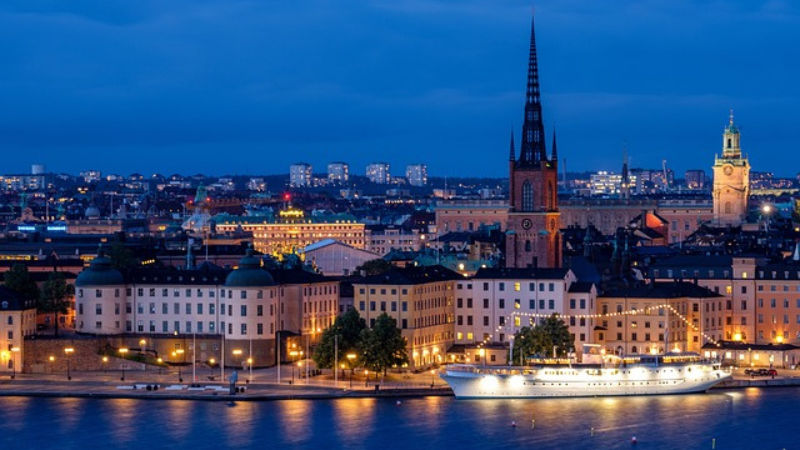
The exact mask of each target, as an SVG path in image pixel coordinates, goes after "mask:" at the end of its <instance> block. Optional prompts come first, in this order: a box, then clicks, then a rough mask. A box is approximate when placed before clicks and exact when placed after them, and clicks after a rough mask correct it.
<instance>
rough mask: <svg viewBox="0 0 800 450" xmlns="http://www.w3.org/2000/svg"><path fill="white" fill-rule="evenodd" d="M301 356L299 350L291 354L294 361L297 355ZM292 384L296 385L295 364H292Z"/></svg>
mask: <svg viewBox="0 0 800 450" xmlns="http://www.w3.org/2000/svg"><path fill="white" fill-rule="evenodd" d="M299 354H300V352H298V351H297V350H292V351H290V352H289V356H291V357H292V359H294V358H295V357H297V355H299ZM291 384H294V362H292V383H291Z"/></svg>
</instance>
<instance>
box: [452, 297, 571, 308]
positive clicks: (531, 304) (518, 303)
mask: <svg viewBox="0 0 800 450" xmlns="http://www.w3.org/2000/svg"><path fill="white" fill-rule="evenodd" d="M466 300H467V302H466V304H467V308H472V305H473V303H472V299H471V298H467V299H466ZM545 302H547V303H545ZM574 302H575V299H572V300H571V301H570V305H571V306H570V307H571V308H572V309H575V303H574ZM536 303H537V302H536V300H534V299H529V300H528V309H529V310H537V308H536ZM538 303H539V308H538V309H539V310H544V309H549V310H555V309H556V301H555V299H543V298H542V299H539V302H538ZM580 304H581V309H585V308H586V300H585V299H581V303H580ZM545 305H546V307H545ZM463 307H464V299H462V298H457V299H456V308H463ZM497 308H498V309H505V308H506V300H505V299H503V298H499V299H497ZM483 309H489V299H488V298H485V299H483ZM514 309H522V300H520V299H515V300H514Z"/></svg>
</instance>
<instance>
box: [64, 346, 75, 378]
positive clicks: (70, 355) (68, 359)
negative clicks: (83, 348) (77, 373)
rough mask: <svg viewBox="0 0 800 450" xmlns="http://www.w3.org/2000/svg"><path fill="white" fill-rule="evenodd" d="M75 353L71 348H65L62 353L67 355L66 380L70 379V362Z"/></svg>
mask: <svg viewBox="0 0 800 450" xmlns="http://www.w3.org/2000/svg"><path fill="white" fill-rule="evenodd" d="M74 352H75V349H74V348H72V347H67V348H65V349H64V353H66V354H67V380H71V379H72V374H71V373H70V367H69V366H70V360H71V359H72V354H73V353H74Z"/></svg>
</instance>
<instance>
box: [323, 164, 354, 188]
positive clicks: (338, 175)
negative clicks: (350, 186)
mask: <svg viewBox="0 0 800 450" xmlns="http://www.w3.org/2000/svg"><path fill="white" fill-rule="evenodd" d="M349 178H350V166H348V165H347V163H345V162H341V161H334V162H332V163H329V164H328V181H330V182H331V183H346V182H347V180H348V179H349Z"/></svg>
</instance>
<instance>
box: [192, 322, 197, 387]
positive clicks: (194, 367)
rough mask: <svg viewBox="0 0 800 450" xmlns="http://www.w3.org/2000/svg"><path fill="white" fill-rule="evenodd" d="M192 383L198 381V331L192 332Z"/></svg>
mask: <svg viewBox="0 0 800 450" xmlns="http://www.w3.org/2000/svg"><path fill="white" fill-rule="evenodd" d="M192 383H197V332H194V333H192Z"/></svg>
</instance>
